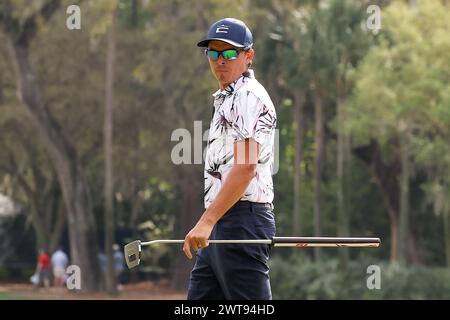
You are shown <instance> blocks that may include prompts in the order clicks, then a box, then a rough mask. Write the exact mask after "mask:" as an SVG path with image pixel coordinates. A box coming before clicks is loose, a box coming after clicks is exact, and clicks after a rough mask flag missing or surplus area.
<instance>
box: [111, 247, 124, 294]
mask: <svg viewBox="0 0 450 320" xmlns="http://www.w3.org/2000/svg"><path fill="white" fill-rule="evenodd" d="M113 250H114V270H115V272H116V282H117V290H122V273H123V271H124V270H125V268H124V265H123V262H124V259H125V258H124V256H123V253H122V250H120V247H119V245H118V244H117V243H115V244H114V245H113Z"/></svg>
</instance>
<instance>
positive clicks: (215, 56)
mask: <svg viewBox="0 0 450 320" xmlns="http://www.w3.org/2000/svg"><path fill="white" fill-rule="evenodd" d="M208 57H209V58H210V59H211V60H217V59H218V58H219V52H217V51H214V50H208Z"/></svg>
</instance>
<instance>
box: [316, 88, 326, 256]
mask: <svg viewBox="0 0 450 320" xmlns="http://www.w3.org/2000/svg"><path fill="white" fill-rule="evenodd" d="M314 112H315V113H314V115H315V131H316V134H315V138H314V144H315V149H316V150H315V166H314V236H316V237H320V236H321V233H322V232H321V227H320V224H321V221H320V220H321V219H320V216H321V183H322V165H323V164H322V162H323V155H324V146H323V143H324V123H323V121H324V119H323V106H322V96H321V92H320V91H319V88H317V87H316V89H315V90H314ZM320 252H321V251H320V247H315V248H314V256H315V259H316V261H319V260H320Z"/></svg>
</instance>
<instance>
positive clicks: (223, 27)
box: [216, 24, 230, 33]
mask: <svg viewBox="0 0 450 320" xmlns="http://www.w3.org/2000/svg"><path fill="white" fill-rule="evenodd" d="M228 29H230V27H229V26H227V25H225V24H221V25H220V26H218V27H217V29H216V33H228Z"/></svg>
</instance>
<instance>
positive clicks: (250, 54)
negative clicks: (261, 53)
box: [245, 48, 255, 64]
mask: <svg viewBox="0 0 450 320" xmlns="http://www.w3.org/2000/svg"><path fill="white" fill-rule="evenodd" d="M254 56H255V50H253V48H250V50H248V51H247V56H246V60H245V62H246V64H249V63H250V62H251V61H252V60H253V57H254Z"/></svg>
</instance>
